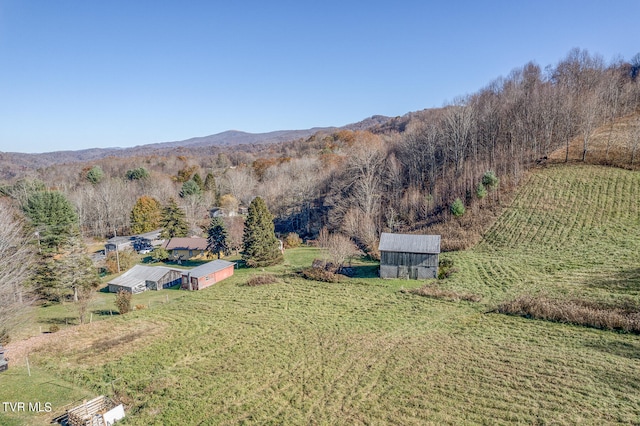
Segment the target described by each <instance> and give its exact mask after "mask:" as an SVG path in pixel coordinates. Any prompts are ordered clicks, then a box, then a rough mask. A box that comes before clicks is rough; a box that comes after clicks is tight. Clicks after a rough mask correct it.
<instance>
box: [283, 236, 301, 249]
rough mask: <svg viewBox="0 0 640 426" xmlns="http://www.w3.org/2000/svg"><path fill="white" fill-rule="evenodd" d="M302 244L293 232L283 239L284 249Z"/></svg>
mask: <svg viewBox="0 0 640 426" xmlns="http://www.w3.org/2000/svg"><path fill="white" fill-rule="evenodd" d="M300 244H302V238H300V236H299V235H298V234H296V233H295V232H289V233H288V234H287V236H286V237H285V239H284V248H287V249H290V248H296V247H300Z"/></svg>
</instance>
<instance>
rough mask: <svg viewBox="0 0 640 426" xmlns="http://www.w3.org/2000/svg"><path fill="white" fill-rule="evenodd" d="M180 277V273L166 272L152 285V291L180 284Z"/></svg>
mask: <svg viewBox="0 0 640 426" xmlns="http://www.w3.org/2000/svg"><path fill="white" fill-rule="evenodd" d="M181 277H182V273H181V272H178V271H169V272H167V273H166V274H165V275H164V276H163V277H162V278H161V279H159V280H158V282H157V283H156V284H155V285H154V288H153V289H152V290H162V289H163V288H169V287H172V286H174V285H176V284H178V283H180V278H181Z"/></svg>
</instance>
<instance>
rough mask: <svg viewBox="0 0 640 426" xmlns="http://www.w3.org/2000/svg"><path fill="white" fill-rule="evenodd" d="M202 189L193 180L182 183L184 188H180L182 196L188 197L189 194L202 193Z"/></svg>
mask: <svg viewBox="0 0 640 426" xmlns="http://www.w3.org/2000/svg"><path fill="white" fill-rule="evenodd" d="M201 194H202V190H201V189H200V186H199V185H198V184H197V183H196V182H195V181H193V180H188V181H186V182H185V183H183V184H182V189H181V190H180V196H181V197H182V198H185V197H188V196H189V195H195V196H198V195H201Z"/></svg>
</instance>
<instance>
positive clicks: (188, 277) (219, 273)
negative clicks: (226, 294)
mask: <svg viewBox="0 0 640 426" xmlns="http://www.w3.org/2000/svg"><path fill="white" fill-rule="evenodd" d="M235 265H236V264H235V263H233V262H227V261H226V260H220V259H218V260H214V261H213V262H209V263H205V264H204V265H200V266H198V267H197V268H193V269H192V270H190V271H185V272H183V273H182V289H183V290H202V289H203V288H207V287H209V286H211V285H213V284H215V283H217V282H218V281H222V280H224V279H225V278H229V277H230V276H231V275H233V268H234V267H235Z"/></svg>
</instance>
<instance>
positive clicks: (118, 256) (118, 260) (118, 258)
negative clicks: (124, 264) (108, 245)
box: [113, 225, 120, 273]
mask: <svg viewBox="0 0 640 426" xmlns="http://www.w3.org/2000/svg"><path fill="white" fill-rule="evenodd" d="M117 236H118V235H117V234H116V225H113V238H114V242H115V244H116V263H117V264H118V273H120V254H119V253H118V249H119V244H118V241H116V240H115V238H116V237H117Z"/></svg>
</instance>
